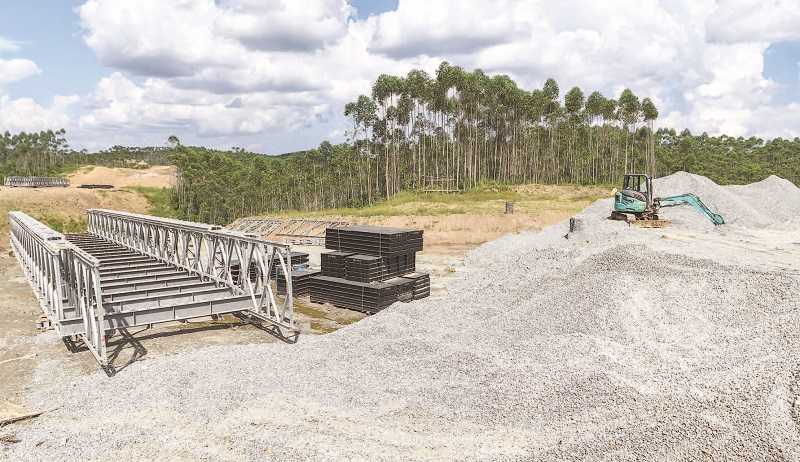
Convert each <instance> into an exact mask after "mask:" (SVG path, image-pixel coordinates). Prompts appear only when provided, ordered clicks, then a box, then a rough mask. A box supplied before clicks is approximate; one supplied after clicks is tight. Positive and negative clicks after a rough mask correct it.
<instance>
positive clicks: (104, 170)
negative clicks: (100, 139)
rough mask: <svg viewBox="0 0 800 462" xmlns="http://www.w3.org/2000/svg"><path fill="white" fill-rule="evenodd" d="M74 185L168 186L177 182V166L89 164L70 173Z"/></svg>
mask: <svg viewBox="0 0 800 462" xmlns="http://www.w3.org/2000/svg"><path fill="white" fill-rule="evenodd" d="M68 178H69V182H70V184H71V185H72V187H76V186H78V185H81V184H111V185H114V187H116V188H125V187H130V186H143V187H146V188H168V187H170V186H173V185H174V184H175V167H174V166H162V165H157V166H154V167H149V168H144V169H138V168H110V167H100V166H94V165H88V166H86V167H82V168H81V169H79V170H78V171H77V172H75V173H73V174H72V175H69V177H68Z"/></svg>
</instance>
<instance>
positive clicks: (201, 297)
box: [103, 287, 233, 312]
mask: <svg viewBox="0 0 800 462" xmlns="http://www.w3.org/2000/svg"><path fill="white" fill-rule="evenodd" d="M225 295H233V294H231V289H230V288H229V287H211V288H207V289H202V290H195V291H191V292H181V293H177V294H164V295H150V296H149V297H141V298H134V299H128V300H114V301H108V302H103V306H104V307H105V308H106V311H113V312H119V311H132V310H142V309H149V308H157V307H161V306H176V305H182V304H185V303H194V302H202V301H209V300H218V299H220V298H222V297H224V296H225Z"/></svg>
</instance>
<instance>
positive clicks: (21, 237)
mask: <svg viewBox="0 0 800 462" xmlns="http://www.w3.org/2000/svg"><path fill="white" fill-rule="evenodd" d="M88 219H89V220H88V221H89V225H88V233H87V234H72V235H66V236H64V235H62V234H59V233H57V232H55V231H53V230H52V229H50V228H48V227H47V226H45V225H43V224H42V223H39V222H38V221H36V220H34V219H33V218H31V217H29V216H27V215H25V214H24V213H21V212H11V213H10V214H9V221H10V222H11V243H12V248H13V249H14V253H15V255H16V256H17V258H18V260H19V262H20V265H21V266H22V268H23V269H24V271H25V275H26V277H27V278H28V281H29V282H30V284H31V286H32V288H33V290H34V293H36V295H37V297H38V299H39V301H40V304H41V306H42V310H43V312H44V313H45V314H46V315H47V316H48V318H49V319H50V322H51V324H52V325H53V326H54V328H55V329H56V331H57V333H58V334H59V335H60V336H62V337H78V338H79V339H81V340H83V342H84V343H85V344H86V346H87V347H88V348H89V350H90V351H91V352H92V353H93V354H94V356H95V358H96V359H97V360H98V362H99V363H100V365H101V366H102V367H104V368H105V367H107V366H108V365H109V364H108V355H107V353H106V335H107V334H108V333H109V332H111V333H113V332H115V331H116V330H122V329H127V328H131V327H136V326H150V325H152V324H157V323H162V322H170V321H180V320H187V319H192V318H197V317H205V316H212V317H216V316H218V315H222V314H226V313H238V314H240V315H242V317H244V318H245V319H250V320H253V321H261V322H265V323H268V324H270V325H272V326H273V327H274V328H275V329H277V330H278V333H279V334H280V335H281V336H286V335H285V334H284V331H282V329H285V330H286V331H289V332H286V333H287V334H289V335H291V336H296V335H297V332H298V331H297V329H296V326H295V319H294V311H293V300H292V295H291V290H290V291H288V292H287V293H286V294H285V295H277V294H276V291H275V281H274V280H271V279H270V275H271V274H272V275H273V276H274V274H275V273H277V272H282V273H283V276H287V275H289V274H291V273H290V272H291V268H290V249H289V246H288V245H285V244H276V243H272V242H268V241H265V240H262V239H258V238H254V237H252V236H247V235H244V234H241V233H236V232H232V231H228V230H223V229H220V227H218V226H212V225H206V224H201V223H192V222H186V221H179V220H170V219H164V218H157V217H151V216H147V215H138V214H131V213H125V212H116V211H112V210H99V209H92V210H89V211H88ZM272 269H275V270H276V271H275V272H273V271H271V270H272ZM286 280H287V282H288V283H289V284H291V277H288V278H286Z"/></svg>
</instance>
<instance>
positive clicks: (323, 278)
mask: <svg viewBox="0 0 800 462" xmlns="http://www.w3.org/2000/svg"><path fill="white" fill-rule="evenodd" d="M325 247H326V248H328V249H330V250H333V252H330V253H323V254H322V255H321V259H320V260H321V264H322V275H320V276H315V277H313V278H311V279H312V282H311V301H312V302H315V303H331V304H333V305H335V306H339V307H342V308H348V309H351V310H357V311H362V312H364V313H375V312H378V311H380V310H382V309H383V308H385V307H387V306H389V305H391V304H392V303H394V302H396V301H398V300H399V301H405V302H408V301H411V300H416V299H419V298H424V297H427V296H428V295H429V294H430V277H428V275H422V274H419V273H415V271H416V260H417V259H416V253H417V252H419V251H420V250H422V230H416V229H399V228H383V227H378V226H348V227H341V228H339V227H331V228H328V229H327V230H326V231H325ZM409 273H411V274H413V275H415V276H414V277H402V276H405V275H408V274H409Z"/></svg>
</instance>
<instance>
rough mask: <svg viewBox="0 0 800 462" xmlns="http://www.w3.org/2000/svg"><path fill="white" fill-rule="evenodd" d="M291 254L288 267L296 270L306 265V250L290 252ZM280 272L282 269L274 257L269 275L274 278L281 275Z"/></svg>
mask: <svg viewBox="0 0 800 462" xmlns="http://www.w3.org/2000/svg"><path fill="white" fill-rule="evenodd" d="M291 255H292V256H291V260H292V263H291V265H292V267H291V268H290V269H292V270H296V269H303V268H306V267H308V254H307V253H306V252H292V253H291ZM282 273H283V271H282V270H281V264H280V262H279V261H278V260H277V259H276V260H275V261H274V266H273V267H272V271H271V272H270V276H271V277H272V278H273V279H275V278H276V277H278V275H279V274H280V275H282Z"/></svg>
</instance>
